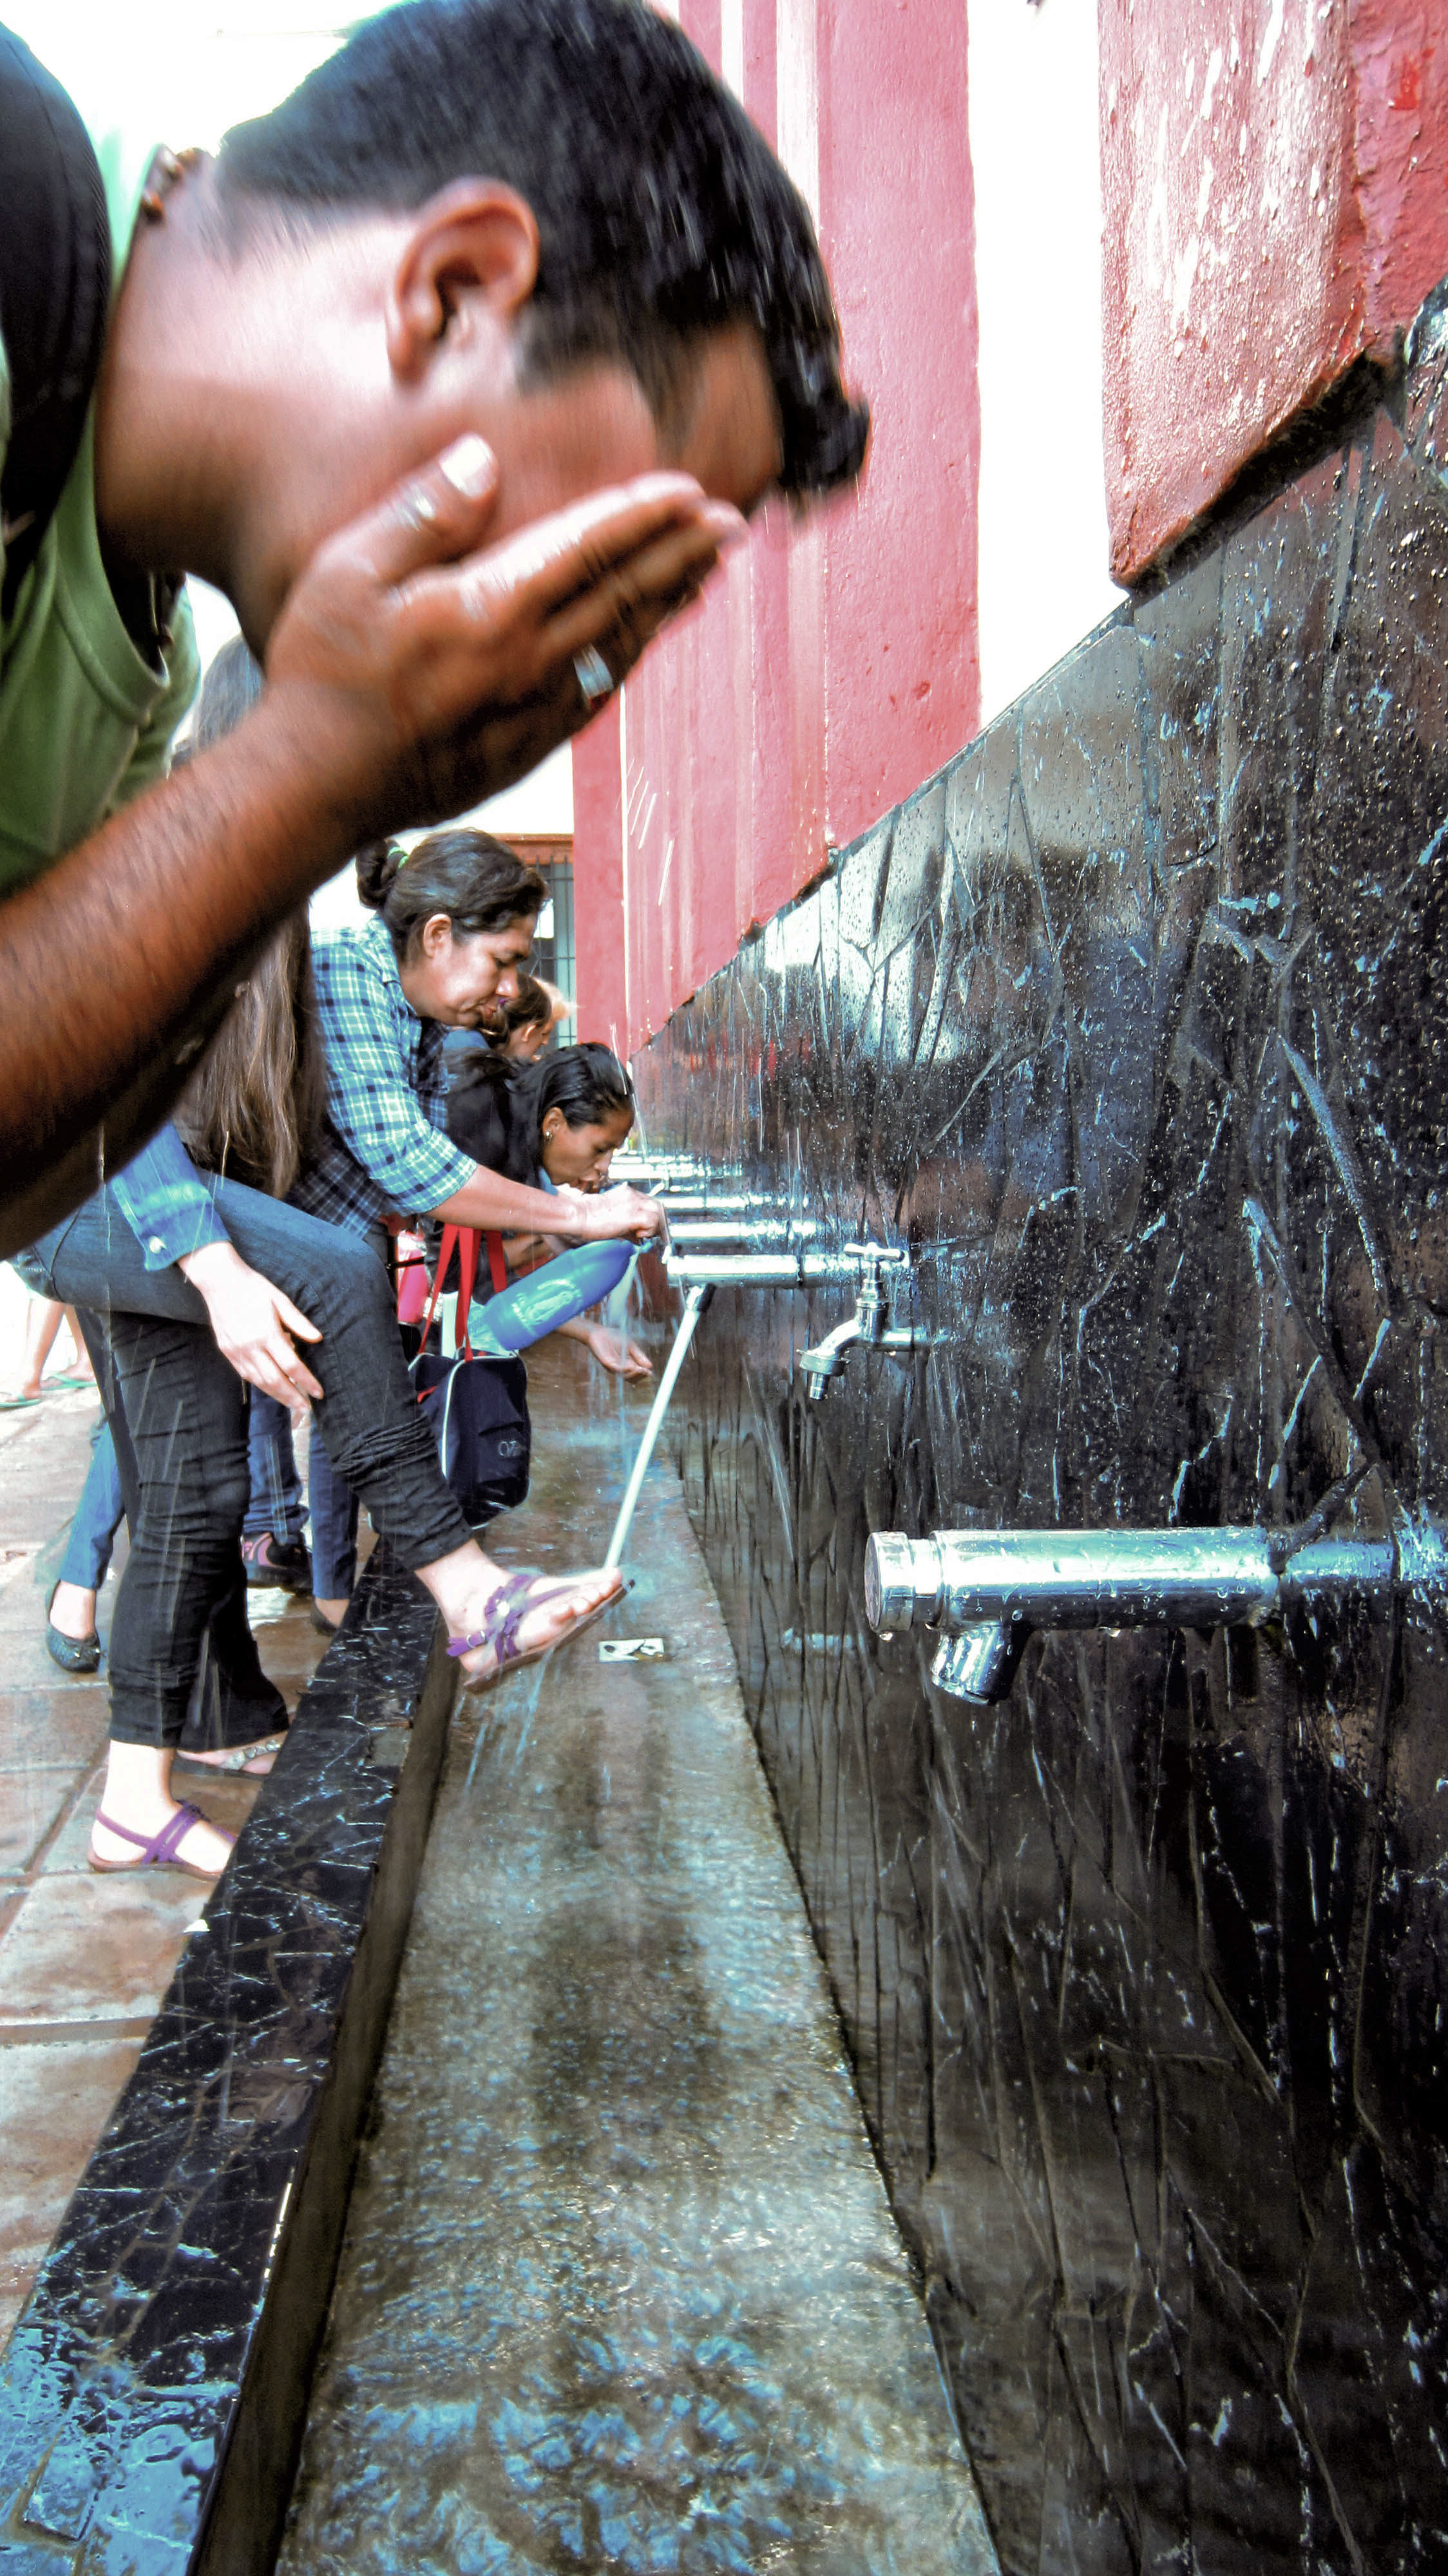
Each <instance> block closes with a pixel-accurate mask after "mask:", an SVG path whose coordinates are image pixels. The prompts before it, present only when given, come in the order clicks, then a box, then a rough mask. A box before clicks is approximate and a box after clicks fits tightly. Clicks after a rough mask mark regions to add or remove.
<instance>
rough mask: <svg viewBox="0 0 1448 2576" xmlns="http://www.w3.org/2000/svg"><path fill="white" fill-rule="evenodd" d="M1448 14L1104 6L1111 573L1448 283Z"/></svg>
mask: <svg viewBox="0 0 1448 2576" xmlns="http://www.w3.org/2000/svg"><path fill="white" fill-rule="evenodd" d="M1444 15H1445V13H1444V6H1443V0H1416V5H1415V0H1329V5H1327V6H1326V7H1324V6H1322V5H1321V0H1151V5H1150V6H1149V7H1146V6H1142V5H1139V0H1101V136H1102V192H1103V201H1104V216H1105V229H1104V239H1103V262H1102V301H1103V342H1104V350H1103V354H1104V370H1105V394H1106V401H1105V410H1106V422H1105V427H1106V459H1107V487H1108V490H1107V498H1108V508H1109V514H1110V521H1111V543H1112V564H1111V568H1112V572H1113V574H1114V575H1115V577H1116V579H1117V580H1118V581H1122V582H1131V581H1134V580H1138V579H1139V578H1140V576H1141V575H1142V573H1143V572H1144V571H1145V570H1146V569H1147V567H1148V566H1149V565H1150V564H1151V562H1152V561H1153V560H1154V559H1155V557H1156V556H1157V555H1159V554H1160V553H1161V551H1162V550H1163V548H1164V547H1166V546H1168V545H1170V544H1171V543H1172V542H1173V541H1174V539H1176V538H1177V537H1179V536H1180V535H1181V534H1182V533H1183V531H1184V530H1185V529H1186V528H1188V527H1189V526H1190V525H1191V524H1192V522H1193V520H1195V519H1197V518H1198V517H1200V515H1201V514H1202V512H1203V511H1204V510H1205V509H1207V508H1208V507H1209V506H1210V504H1211V503H1212V502H1213V501H1215V500H1216V499H1217V498H1218V497H1219V495H1220V494H1221V493H1222V492H1224V491H1225V490H1226V488H1227V486H1228V485H1229V484H1230V483H1231V481H1232V480H1233V478H1234V476H1235V475H1236V474H1237V473H1238V472H1239V471H1240V469H1241V468H1242V466H1243V465H1244V464H1245V463H1246V462H1247V460H1248V459H1249V458H1250V457H1252V456H1253V455H1255V454H1256V453H1257V452H1258V450H1259V449H1260V448H1261V447H1262V446H1263V445H1264V444H1265V443H1266V442H1267V441H1268V440H1269V439H1271V437H1272V436H1273V435H1274V434H1275V433H1276V432H1277V431H1278V430H1280V429H1281V428H1282V427H1283V426H1284V425H1285V423H1286V422H1287V421H1288V420H1289V419H1291V417H1292V415H1293V414H1294V413H1295V412H1297V411H1299V410H1301V409H1302V408H1303V407H1304V406H1305V405H1307V404H1310V403H1312V402H1314V401H1316V400H1317V399H1318V398H1319V397H1320V396H1321V395H1322V394H1323V393H1324V392H1326V391H1327V390H1328V388H1329V387H1330V386H1331V385H1332V384H1334V383H1335V382H1336V381H1337V379H1338V378H1339V377H1340V376H1342V375H1343V374H1344V373H1345V371H1346V370H1347V369H1348V368H1349V367H1350V366H1351V365H1352V364H1353V362H1354V361H1355V360H1356V359H1358V358H1359V357H1362V356H1364V355H1374V356H1382V357H1387V356H1389V355H1391V353H1392V351H1393V349H1394V347H1395V345H1396V339H1397V335H1398V334H1399V332H1400V331H1401V330H1402V329H1403V328H1405V327H1406V325H1407V324H1408V322H1410V321H1411V319H1412V316H1413V314H1414V312H1415V311H1416V309H1417V307H1418V305H1419V303H1420V302H1421V300H1422V298H1423V296H1424V294H1425V293H1426V292H1427V290H1428V288H1429V287H1430V286H1431V285H1433V284H1434V283H1435V282H1436V280H1437V279H1438V278H1439V277H1440V276H1441V275H1442V274H1443V272H1444V270H1445V269H1448V192H1445V187H1444V177H1445V161H1444V140H1445V113H1444V111H1445V105H1448V60H1445V53H1448V39H1445V32H1444Z"/></svg>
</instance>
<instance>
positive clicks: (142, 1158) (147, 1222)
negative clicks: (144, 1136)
mask: <svg viewBox="0 0 1448 2576" xmlns="http://www.w3.org/2000/svg"><path fill="white" fill-rule="evenodd" d="M110 1186H111V1190H112V1192H113V1194H114V1197H115V1200H116V1204H117V1206H118V1207H119V1209H120V1211H121V1214H122V1216H123V1217H124V1218H125V1220H126V1223H127V1224H128V1225H129V1227H130V1229H131V1232H132V1233H133V1234H134V1236H135V1238H136V1241H137V1242H138V1243H139V1245H140V1247H141V1252H142V1256H143V1258H144V1260H145V1264H146V1268H147V1269H148V1270H168V1269H169V1268H170V1266H171V1264H172V1262H173V1261H180V1260H183V1259H184V1257H185V1255H186V1254H187V1253H188V1252H200V1250H201V1249H202V1246H203V1245H204V1244H208V1243H227V1242H229V1241H230V1237H229V1235H228V1234H227V1231H226V1228H225V1226H224V1225H223V1224H222V1221H221V1219H220V1217H219V1216H218V1214H217V1212H216V1177H215V1174H214V1173H211V1172H202V1171H198V1170H197V1167H196V1165H195V1164H194V1163H193V1162H192V1160H191V1157H190V1155H189V1154H188V1153H187V1151H186V1148H185V1146H184V1145H183V1144H182V1142H181V1139H180V1137H179V1136H178V1135H177V1133H176V1130H175V1128H174V1127H172V1126H165V1127H162V1128H160V1129H158V1131H157V1133H156V1134H155V1135H154V1136H153V1137H152V1139H151V1141H150V1144H149V1145H143V1146H142V1148H141V1150H140V1152H139V1154H138V1155H137V1156H136V1158H135V1160H134V1162H131V1163H128V1164H127V1165H126V1168H125V1170H124V1171H123V1172H117V1174H116V1176H115V1178H114V1180H113V1181H112V1182H111V1185H110Z"/></svg>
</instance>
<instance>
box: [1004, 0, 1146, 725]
mask: <svg viewBox="0 0 1448 2576" xmlns="http://www.w3.org/2000/svg"><path fill="white" fill-rule="evenodd" d="M967 79H968V85H969V111H970V151H971V161H972V164H973V167H974V176H975V245H976V248H975V259H976V292H977V296H978V299H979V310H980V412H981V424H980V427H981V439H980V594H979V595H980V666H981V722H982V724H987V723H989V721H990V719H991V717H992V716H994V715H998V714H999V712H1000V710H1001V708H1002V707H1005V706H1009V704H1010V703H1011V700H1012V699H1013V698H1016V697H1019V695H1020V694H1021V692H1022V690H1023V689H1025V688H1027V687H1029V685H1030V683H1031V682H1032V681H1033V680H1035V679H1038V678H1039V676H1040V674H1041V673H1042V672H1043V671H1045V670H1047V669H1049V667H1050V665H1051V664H1052V663H1053V662H1056V661H1059V660H1060V657H1061V655H1062V654H1063V653H1065V652H1067V651H1068V650H1069V649H1070V647H1071V646H1072V645H1073V644H1075V643H1077V642H1079V640H1080V638H1081V637H1082V636H1083V635H1085V634H1086V633H1088V632H1089V630H1090V628H1091V627H1093V626H1094V625H1096V624H1097V623H1098V622H1099V620H1100V619H1101V618H1103V617H1105V616H1106V615H1107V614H1108V613H1109V612H1110V610H1111V609H1112V608H1114V607H1115V605H1116V603H1117V601H1118V600H1119V599H1120V598H1121V597H1122V596H1123V594H1122V593H1121V592H1120V591H1119V590H1118V589H1117V588H1116V587H1115V585H1114V583H1113V582H1112V581H1111V579H1110V576H1109V574H1108V572H1107V561H1108V554H1107V532H1106V472H1105V464H1104V459H1103V453H1102V440H1101V165H1100V154H1099V146H1098V125H1097V50H1096V0H1035V5H1030V0H971V5H970V11H969V53H968V58H967Z"/></svg>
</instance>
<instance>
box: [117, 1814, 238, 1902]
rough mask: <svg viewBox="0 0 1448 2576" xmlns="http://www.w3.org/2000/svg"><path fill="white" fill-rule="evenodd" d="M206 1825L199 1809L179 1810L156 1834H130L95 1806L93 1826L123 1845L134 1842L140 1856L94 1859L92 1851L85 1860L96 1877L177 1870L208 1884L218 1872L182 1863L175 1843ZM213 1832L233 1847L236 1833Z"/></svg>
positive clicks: (216, 1828) (126, 1827)
mask: <svg viewBox="0 0 1448 2576" xmlns="http://www.w3.org/2000/svg"><path fill="white" fill-rule="evenodd" d="M208 1822H209V1819H208V1818H207V1817H205V1816H203V1814H202V1812H201V1810H200V1808H199V1807H178V1808H177V1810H176V1813H175V1815H174V1816H170V1817H168V1818H167V1821H166V1823H165V1824H164V1825H163V1826H162V1827H161V1830H160V1832H159V1833H158V1834H133V1833H132V1831H131V1828H130V1826H129V1825H118V1824H116V1823H115V1821H114V1819H113V1818H112V1817H110V1816H108V1815H106V1814H105V1812H104V1810H103V1809H101V1808H99V1807H98V1808H97V1809H96V1823H97V1824H98V1825H101V1826H103V1827H104V1828H105V1831H106V1832H107V1833H108V1834H119V1836H120V1838H121V1841H122V1842H123V1843H134V1844H135V1845H136V1847H137V1849H138V1851H139V1852H140V1855H141V1857H140V1859H139V1860H97V1858H96V1856H95V1853H94V1852H88V1853H87V1855H86V1857H87V1859H88V1860H89V1862H90V1865H91V1868H92V1869H93V1870H94V1871H95V1872H96V1875H97V1877H99V1878H124V1877H125V1875H126V1873H127V1871H128V1870H133V1869H180V1870H184V1871H185V1873H186V1876H187V1877H188V1878H204V1879H205V1880H206V1882H207V1884H208V1885H210V1884H211V1883H212V1882H213V1881H214V1880H215V1879H218V1878H219V1877H220V1876H221V1872H220V1870H219V1869H202V1868H200V1867H199V1866H198V1864H197V1863H196V1862H195V1861H194V1860H181V1859H180V1858H179V1857H178V1854H177V1846H178V1844H181V1843H184V1841H185V1840H186V1837H187V1835H188V1834H189V1833H190V1831H191V1828H192V1826H193V1825H204V1824H206V1823H208ZM212 1831H213V1833H218V1834H220V1835H221V1839H222V1841H223V1842H224V1843H225V1845H226V1847H227V1850H228V1851H230V1850H232V1849H233V1848H234V1846H235V1843H236V1836H235V1834H229V1833H227V1832H225V1831H224V1829H223V1828H222V1827H221V1826H220V1825H213V1826H212Z"/></svg>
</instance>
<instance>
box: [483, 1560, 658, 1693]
mask: <svg viewBox="0 0 1448 2576" xmlns="http://www.w3.org/2000/svg"><path fill="white" fill-rule="evenodd" d="M496 1590H497V1587H496V1586H494V1587H493V1588H492V1589H491V1590H490V1591H489V1592H488V1593H486V1594H485V1595H484V1597H483V1601H482V1604H481V1607H480V1609H479V1611H478V1614H477V1616H476V1617H475V1618H474V1619H473V1620H472V1621H471V1624H470V1625H468V1626H466V1627H463V1628H462V1629H460V1630H459V1631H458V1632H457V1633H458V1634H460V1635H462V1636H465V1637H467V1636H472V1635H474V1634H475V1633H476V1631H477V1630H478V1629H480V1628H483V1627H485V1626H486V1625H487V1613H488V1604H489V1602H490V1601H492V1600H493V1599H494V1598H495V1597H496ZM622 1590H623V1576H622V1575H621V1574H620V1573H619V1572H618V1570H617V1568H616V1567H613V1566H610V1567H607V1568H605V1567H602V1566H600V1567H599V1568H597V1570H596V1571H595V1572H593V1573H591V1574H575V1575H571V1576H567V1577H565V1578H563V1579H562V1580H560V1579H559V1577H558V1576H556V1575H550V1574H540V1575H537V1576H535V1577H534V1579H533V1581H532V1582H531V1583H530V1584H529V1586H528V1589H527V1592H526V1593H525V1594H523V1595H522V1596H521V1597H522V1598H523V1599H524V1600H525V1601H526V1603H527V1604H528V1606H527V1607H526V1608H525V1609H524V1611H523V1613H522V1616H521V1618H519V1619H518V1621H517V1624H516V1626H515V1628H514V1631H513V1639H512V1643H513V1653H512V1654H511V1655H509V1656H508V1657H507V1659H506V1664H505V1665H504V1666H503V1667H500V1666H499V1662H498V1658H497V1655H496V1653H495V1651H494V1649H493V1648H492V1647H491V1646H479V1647H478V1648H477V1649H476V1650H475V1651H474V1652H473V1653H472V1654H471V1655H463V1656H461V1657H460V1658H459V1660H460V1662H461V1665H462V1670H463V1674H464V1677H465V1678H466V1680H467V1681H469V1682H488V1681H491V1680H492V1679H493V1677H494V1675H495V1674H496V1673H497V1672H498V1671H499V1670H500V1669H507V1668H508V1667H511V1665H513V1664H514V1663H531V1662H533V1661H534V1660H535V1659H536V1658H537V1657H538V1656H539V1655H542V1654H546V1653H547V1651H548V1649H549V1648H550V1647H551V1646H559V1645H562V1644H563V1643H564V1641H565V1639H567V1638H568V1637H571V1636H572V1635H573V1634H574V1632H575V1631H576V1630H577V1628H578V1627H579V1626H580V1625H581V1624H582V1622H583V1621H584V1620H585V1619H587V1618H589V1617H591V1615H592V1614H593V1612H594V1611H596V1610H599V1609H601V1608H602V1607H603V1605H604V1603H605V1602H608V1601H612V1600H613V1599H614V1598H615V1597H616V1595H617V1594H619V1593H621V1592H622ZM518 1597H519V1596H518V1595H516V1594H515V1595H514V1598H515V1600H516V1599H517V1598H518Z"/></svg>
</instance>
